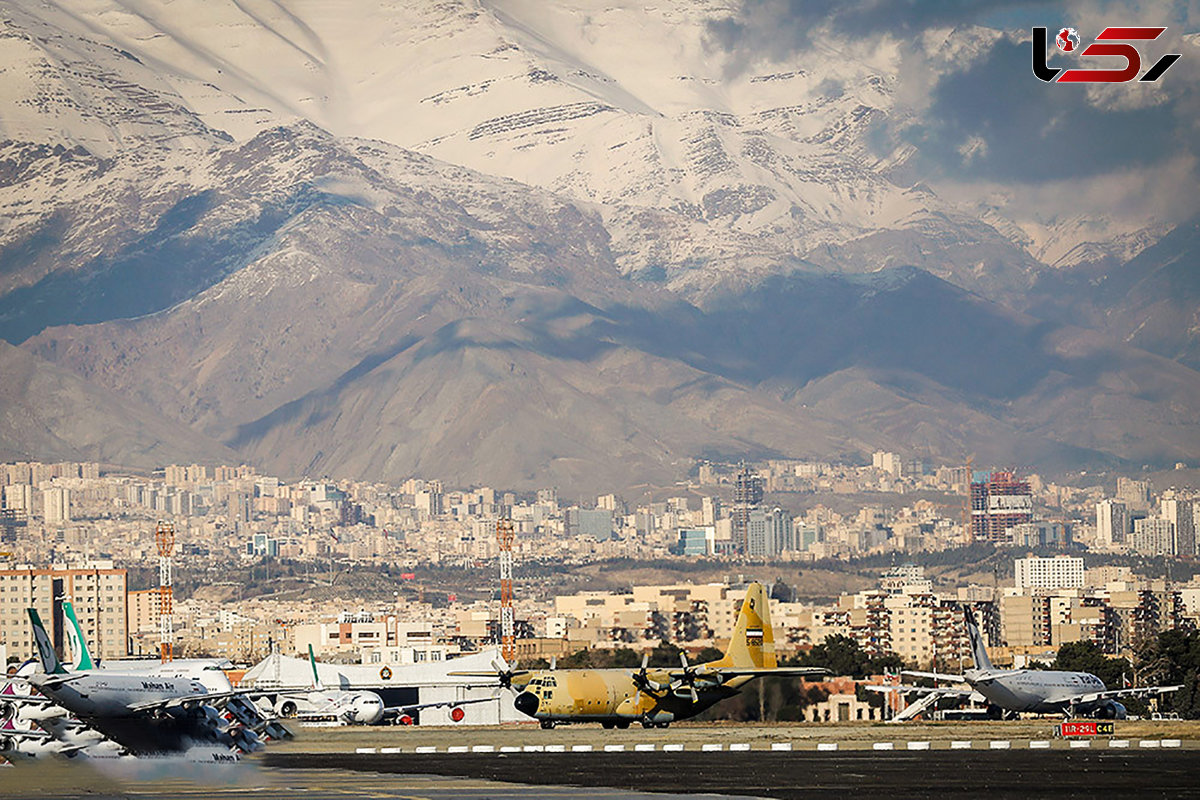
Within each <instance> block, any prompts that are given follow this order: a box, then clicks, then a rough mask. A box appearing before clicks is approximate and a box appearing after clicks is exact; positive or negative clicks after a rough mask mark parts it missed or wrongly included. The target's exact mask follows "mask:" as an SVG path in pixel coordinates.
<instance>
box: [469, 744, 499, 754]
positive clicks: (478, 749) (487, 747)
mask: <svg viewBox="0 0 1200 800" xmlns="http://www.w3.org/2000/svg"><path fill="white" fill-rule="evenodd" d="M471 752H472V753H494V752H496V746H495V745H491V744H477V745H474V746H472V747H471Z"/></svg>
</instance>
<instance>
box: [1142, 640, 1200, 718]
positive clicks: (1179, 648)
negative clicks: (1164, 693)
mask: <svg viewBox="0 0 1200 800" xmlns="http://www.w3.org/2000/svg"><path fill="white" fill-rule="evenodd" d="M1137 655H1138V659H1137V660H1138V678H1139V683H1142V684H1146V685H1177V684H1178V685H1182V686H1183V688H1182V689H1180V690H1179V691H1178V692H1175V693H1174V694H1173V695H1170V696H1168V697H1166V698H1164V699H1163V701H1162V703H1161V706H1162V707H1163V708H1164V709H1170V710H1171V711H1174V712H1175V713H1177V714H1179V716H1181V717H1184V718H1185V719H1200V632H1197V631H1181V630H1169V631H1162V632H1161V633H1159V634H1158V636H1156V637H1154V638H1151V639H1148V640H1147V641H1146V642H1145V643H1144V644H1143V645H1142V647H1141V649H1140V650H1139V651H1138V654H1137Z"/></svg>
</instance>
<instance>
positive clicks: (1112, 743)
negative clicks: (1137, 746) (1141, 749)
mask: <svg viewBox="0 0 1200 800" xmlns="http://www.w3.org/2000/svg"><path fill="white" fill-rule="evenodd" d="M1108 746H1109V747H1129V740H1128V739H1109V740H1108Z"/></svg>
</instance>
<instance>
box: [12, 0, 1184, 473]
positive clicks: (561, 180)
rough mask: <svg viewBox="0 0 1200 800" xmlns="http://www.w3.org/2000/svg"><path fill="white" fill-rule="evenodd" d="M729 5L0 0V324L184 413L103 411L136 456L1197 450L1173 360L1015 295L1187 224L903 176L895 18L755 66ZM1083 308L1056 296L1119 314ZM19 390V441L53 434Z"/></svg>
mask: <svg viewBox="0 0 1200 800" xmlns="http://www.w3.org/2000/svg"><path fill="white" fill-rule="evenodd" d="M729 13H730V12H729V9H728V8H726V7H724V6H723V5H720V4H706V3H690V2H660V3H657V4H655V5H653V6H648V5H646V4H644V3H639V4H633V3H621V2H607V3H606V2H583V0H576V2H573V3H562V4H554V5H553V6H549V5H545V4H535V3H530V2H523V0H500V1H496V0H490V1H489V2H477V1H475V0H448V1H447V2H417V3H394V2H363V3H359V4H356V6H355V13H354V14H347V13H346V10H345V7H344V6H341V5H332V4H327V3H319V2H304V1H303V0H292V1H285V0H175V2H172V3H155V2H143V1H142V0H137V1H136V2H134V0H86V1H85V0H78V1H77V2H68V1H67V0H61V1H60V2H56V3H53V4H49V3H48V4H42V5H36V6H30V5H28V4H20V3H15V2H0V70H3V72H0V76H2V77H0V138H3V140H4V141H3V142H0V337H3V338H5V339H7V340H8V341H10V342H12V343H14V344H20V345H21V348H22V350H24V353H18V355H20V356H21V357H22V358H24V359H25V360H24V361H21V364H22V369H24V370H26V371H27V372H31V373H36V372H38V371H47V375H50V374H51V372H52V377H53V378H54V380H55V381H57V383H56V384H55V385H56V386H63V387H65V388H64V389H63V390H62V391H70V392H73V393H74V394H75V396H77V398H84V397H85V395H88V393H96V394H95V396H96V397H101V395H102V396H103V397H104V398H110V397H112V396H121V397H129V398H131V399H132V400H133V401H134V402H136V403H139V404H141V407H144V408H153V409H155V412H154V413H155V414H156V415H160V416H161V417H162V418H163V419H165V420H170V421H172V422H173V423H174V424H176V425H178V426H180V429H181V431H182V433H183V434H186V435H181V436H179V437H178V438H177V440H169V439H170V437H166V436H164V435H161V434H162V432H163V431H164V429H165V428H169V424H168V425H166V426H165V427H164V425H161V424H158V423H156V424H158V427H156V428H154V430H155V431H157V432H159V433H158V434H156V435H157V436H158V441H159V443H160V445H161V446H159V445H155V446H154V447H151V446H149V445H148V444H147V443H146V442H145V441H142V440H139V439H138V438H137V437H136V436H135V435H133V434H129V435H125V434H122V436H120V437H116V436H114V437H111V438H110V441H109V443H108V444H107V445H105V446H107V447H108V451H107V455H106V458H107V459H108V460H111V461H116V462H125V463H141V462H151V461H158V462H161V460H163V459H164V458H165V456H164V453H167V452H177V453H179V456H178V457H179V458H181V459H183V458H211V457H215V456H214V453H222V452H228V451H224V450H222V449H221V448H222V445H218V444H216V442H221V443H222V444H223V445H224V446H227V447H230V448H232V449H233V450H234V451H236V452H238V453H239V454H240V455H241V456H242V457H245V458H248V459H252V460H254V461H255V462H256V463H259V464H261V465H263V466H264V467H266V468H269V469H272V470H275V471H277V472H281V473H284V474H293V475H295V474H302V473H308V474H316V473H329V474H347V475H358V476H362V477H371V478H386V479H397V478H402V477H404V476H407V475H411V474H414V473H417V472H423V473H425V474H429V475H433V474H436V475H439V476H442V477H444V478H446V479H449V480H455V481H458V482H464V483H466V482H489V483H495V484H501V485H508V486H532V485H536V484H539V483H541V484H544V483H558V484H559V485H561V486H564V487H568V486H569V487H579V488H584V487H586V488H599V487H601V486H605V485H608V486H615V485H621V484H625V483H637V482H640V481H651V480H653V481H670V480H673V479H675V478H677V477H678V476H679V475H680V473H681V471H682V470H684V469H686V467H687V465H688V464H689V463H690V460H691V459H694V458H696V457H700V456H703V455H706V454H707V455H714V454H717V455H726V456H729V457H737V456H742V455H751V456H753V455H761V454H777V455H795V456H814V457H817V456H825V457H828V456H831V455H837V456H855V455H858V454H861V453H864V452H869V451H871V450H873V449H876V448H879V447H886V448H889V449H895V450H900V451H904V452H910V453H913V454H918V455H921V456H924V457H927V458H934V459H936V458H957V457H961V456H962V455H964V454H965V453H967V452H972V451H974V452H976V453H978V454H979V457H980V458H981V459H985V458H992V459H995V460H996V461H998V462H1001V463H1002V462H1005V461H1009V462H1019V463H1046V464H1055V465H1067V464H1072V463H1085V462H1086V463H1109V462H1112V461H1113V460H1119V459H1137V460H1139V462H1140V461H1148V460H1177V459H1180V458H1186V456H1187V454H1188V453H1190V452H1194V450H1195V449H1196V446H1197V445H1198V444H1200V442H1197V441H1196V435H1195V434H1194V433H1192V432H1193V431H1195V430H1197V428H1196V426H1195V423H1196V421H1197V419H1198V418H1200V404H1198V402H1197V401H1196V399H1195V398H1197V397H1200V392H1197V391H1196V390H1197V389H1200V375H1197V373H1195V372H1194V371H1193V370H1192V369H1191V368H1190V367H1188V366H1183V365H1181V364H1180V363H1175V362H1173V361H1169V360H1167V358H1162V357H1158V356H1152V355H1150V354H1148V353H1146V352H1145V351H1143V350H1140V349H1137V347H1134V346H1129V345H1127V344H1123V343H1121V342H1120V341H1118V340H1117V339H1110V338H1106V334H1105V333H1102V332H1097V331H1096V330H1085V329H1083V328H1079V327H1076V328H1070V327H1065V326H1062V325H1060V324H1057V323H1054V324H1050V323H1046V322H1044V321H1043V320H1041V319H1038V318H1036V316H1033V317H1031V316H1023V315H1022V314H1020V313H1018V312H1017V311H1014V310H1013V308H1016V309H1021V308H1029V307H1039V304H1041V306H1040V307H1045V308H1051V307H1052V306H1053V304H1052V303H1049V301H1047V300H1046V299H1045V298H1044V297H1042V298H1039V299H1037V300H1036V301H1034V300H1031V299H1030V297H1033V296H1034V295H1033V294H1031V293H1030V288H1031V287H1034V288H1035V293H1036V291H1040V290H1043V289H1044V288H1045V287H1046V286H1047V285H1049V284H1048V283H1047V280H1048V278H1046V277H1045V276H1052V277H1053V278H1054V279H1055V280H1059V279H1064V280H1065V279H1067V278H1069V279H1071V280H1074V276H1075V274H1076V273H1075V272H1073V271H1072V269H1073V268H1074V267H1075V265H1078V264H1088V263H1093V264H1094V263H1101V262H1104V263H1108V262H1107V261H1105V260H1106V259H1107V260H1119V261H1121V262H1124V261H1125V260H1128V259H1129V258H1132V257H1133V256H1134V255H1136V254H1137V253H1138V252H1140V251H1142V250H1144V249H1146V248H1148V247H1149V248H1150V251H1151V252H1154V248H1153V245H1154V243H1155V241H1156V240H1157V239H1158V238H1160V237H1162V236H1163V234H1165V233H1166V232H1167V229H1168V228H1167V226H1165V225H1160V226H1159V227H1156V228H1153V229H1148V228H1140V229H1138V230H1137V231H1136V232H1130V231H1128V230H1122V231H1119V232H1115V233H1112V235H1108V236H1107V237H1106V234H1105V230H1106V229H1105V226H1104V225H1103V224H1101V223H1098V222H1097V221H1096V220H1095V219H1090V220H1089V219H1081V218H1072V219H1064V220H1063V221H1061V222H1059V223H1055V224H1052V225H1046V226H1043V227H1041V228H1036V229H1034V228H1030V227H1029V226H1028V225H1025V226H1021V225H1017V224H1015V223H1014V222H1013V221H1012V220H1011V219H1008V218H1006V217H1005V214H1004V213H1003V211H1002V210H998V209H996V208H991V207H985V206H983V205H978V204H963V205H955V204H953V203H950V202H948V201H947V200H944V199H942V198H941V197H939V196H938V195H937V194H936V193H935V192H933V191H932V190H931V189H929V188H928V186H926V185H924V184H922V183H920V182H912V181H902V180H901V179H900V178H899V176H900V175H904V174H908V173H911V171H912V165H911V164H909V163H908V157H909V153H908V152H907V151H906V150H905V149H904V148H900V149H898V150H896V151H894V152H887V153H880V152H877V150H876V148H877V146H878V144H877V142H875V141H874V140H873V136H872V127H873V126H874V125H876V124H878V123H879V121H880V120H885V119H888V118H893V119H894V118H896V117H898V116H902V115H905V114H912V113H914V112H913V111H912V110H911V109H909V108H907V107H906V106H905V105H904V103H903V102H902V100H901V99H900V97H899V93H898V90H897V83H896V81H897V79H896V70H897V68H898V67H897V63H896V60H895V58H894V57H893V56H892V55H891V54H889V53H888V52H887V51H886V50H885V51H883V52H882V53H881V54H878V55H876V56H873V57H872V59H865V58H863V57H861V56H856V55H854V54H853V53H850V52H841V51H839V52H834V51H833V50H832V49H831V48H833V45H832V44H824V45H821V44H819V45H818V50H820V48H821V47H824V48H826V49H825V51H821V57H813V56H812V55H811V53H810V54H809V55H807V56H805V57H804V58H803V59H801V58H799V57H796V58H792V59H791V61H790V62H788V63H779V64H773V65H772V66H771V67H770V68H760V67H758V66H755V65H754V64H747V63H740V62H738V63H735V60H734V59H733V57H732V56H730V55H727V54H726V55H723V54H722V53H721V52H720V51H719V50H718V49H714V47H713V46H712V43H711V42H710V41H709V39H708V30H709V24H710V23H711V22H712V21H713V20H719V19H721V18H723V15H728V14H729ZM992 35H993V34H989V33H987V32H986V31H983V32H981V31H974V32H972V35H964V36H960V37H957V38H956V39H955V46H956V47H968V48H969V47H973V46H978V43H979V42H986V41H987V40H988V37H989V36H992ZM785 60H786V59H785ZM1176 238H1178V237H1176ZM1188 241H1190V240H1188ZM1160 249H1161V248H1160ZM1174 252H1175V251H1174V250H1172V253H1174ZM1177 262H1178V258H1174V257H1173V260H1172V261H1171V263H1172V264H1174V263H1177ZM1131 263H1134V264H1135V266H1136V264H1137V263H1145V264H1152V263H1157V262H1154V261H1153V259H1150V258H1143V259H1142V262H1137V260H1136V259H1135V260H1134V262H1131ZM1138 269H1141V270H1142V271H1146V270H1149V269H1151V267H1149V266H1148V267H1145V268H1144V269H1143V268H1138ZM1080 274H1082V273H1080ZM1131 274H1132V273H1131ZM1139 274H1140V273H1139ZM1156 274H1157V273H1156ZM1064 275H1066V276H1067V278H1063V276H1064ZM1161 283H1162V281H1161V280H1158V281H1155V280H1146V281H1143V282H1142V283H1141V284H1139V286H1143V287H1145V289H1144V290H1143V291H1142V292H1141V293H1140V294H1139V295H1137V300H1138V303H1140V305H1139V306H1138V308H1146V309H1152V308H1155V307H1158V306H1156V305H1155V303H1157V302H1158V300H1157V298H1158V294H1156V292H1160V290H1161ZM1087 286H1088V284H1071V285H1070V289H1069V291H1070V292H1071V293H1073V296H1082V295H1085V294H1087V292H1089V291H1092V290H1091V289H1088V288H1087ZM1102 290H1105V287H1104V286H1100V287H1098V288H1097V289H1096V290H1095V294H1096V298H1097V299H1096V300H1095V303H1096V309H1102V308H1104V307H1107V306H1104V303H1108V304H1109V305H1111V304H1112V303H1113V302H1116V301H1115V300H1113V296H1112V293H1111V292H1110V293H1109V294H1104V291H1102ZM1056 296H1057V297H1061V296H1063V293H1062V292H1059V294H1058V295H1056ZM1088 296H1090V295H1088ZM1105 298H1107V299H1105ZM1096 309H1093V310H1092V311H1090V312H1089V313H1088V314H1080V315H1078V316H1077V317H1072V318H1073V319H1076V320H1077V321H1079V322H1081V323H1083V324H1085V325H1090V326H1092V327H1095V328H1098V329H1105V328H1106V326H1108V328H1109V330H1108V333H1109V334H1112V333H1116V334H1118V337H1125V336H1126V335H1127V331H1125V330H1124V328H1123V327H1122V326H1123V325H1126V324H1127V323H1126V322H1125V320H1128V319H1132V318H1133V312H1130V314H1125V315H1120V314H1116V315H1109V316H1108V317H1106V316H1105V314H1104V312H1103V311H1102V310H1096ZM1176 316H1178V317H1179V318H1180V319H1183V318H1184V316H1185V315H1183V314H1182V312H1180V314H1178V315H1176ZM1106 319H1111V322H1105V321H1104V320H1106ZM1173 319H1174V317H1173ZM1169 334H1170V332H1169V331H1158V330H1156V333H1155V337H1156V338H1155V339H1154V340H1153V341H1154V342H1159V341H1163V342H1170V343H1172V344H1170V346H1168V345H1165V344H1164V345H1163V346H1161V347H1158V349H1157V350H1156V352H1158V353H1160V354H1161V355H1165V356H1168V357H1173V356H1174V352H1173V351H1172V352H1168V350H1170V347H1174V346H1175V345H1174V344H1173V343H1174V342H1175V341H1176V340H1175V339H1171V338H1170V335H1169ZM1129 341H1130V342H1131V343H1132V344H1134V345H1139V344H1141V342H1140V341H1138V340H1136V339H1135V338H1132V337H1131V338H1130V340H1129ZM6 357H8V358H10V359H12V358H15V356H14V355H13V354H12V353H9V354H8V355H7V356H6ZM14 363H15V362H14ZM67 371H69V373H68V372H67ZM67 374H71V375H73V376H76V377H78V378H79V383H78V384H76V383H72V382H70V381H65V380H64V379H63V377H62V376H63V375H67ZM114 393H115V394H114ZM1156 398H1157V399H1156ZM78 402H79V403H81V404H84V405H87V404H89V403H90V402H91V401H88V400H86V399H79V401H78ZM95 404H96V405H97V407H102V408H105V409H108V410H109V411H110V412H112V413H115V406H114V404H112V403H111V402H110V401H109V400H102V401H101V400H96V401H95ZM1080 409H1089V410H1088V411H1087V412H1086V413H1083V412H1081V411H1080ZM106 413H108V412H106ZM1118 421H1119V424H1118ZM126 424H128V419H126V418H125V417H122V418H121V420H120V425H121V426H124V425H126ZM6 426H7V427H3V426H0V456H4V455H5V454H10V455H19V456H22V457H24V456H27V455H36V451H37V443H36V441H35V440H36V437H34V438H33V439H31V438H30V437H29V436H28V435H27V434H28V431H27V430H24V429H22V426H21V421H20V420H19V419H9V420H7V421H6ZM114 430H122V431H123V430H124V428H123V427H114ZM16 431H20V432H21V435H20V436H18V435H17V434H16ZM55 446H56V447H57V445H55ZM89 446H90V445H89ZM99 446H100V445H96V447H99ZM55 452H66V450H65V449H64V447H58V449H57V450H56V451H55ZM89 452H90V451H89Z"/></svg>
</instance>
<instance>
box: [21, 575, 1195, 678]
mask: <svg viewBox="0 0 1200 800" xmlns="http://www.w3.org/2000/svg"><path fill="white" fill-rule="evenodd" d="M745 585H746V584H745V581H744V580H743V579H742V578H741V577H740V576H731V577H730V578H728V579H727V580H726V581H725V582H722V583H717V584H687V583H685V584H667V585H647V586H634V587H632V589H631V590H630V591H627V592H597V591H588V592H579V593H574V594H562V595H557V596H551V597H547V598H523V599H521V600H520V602H518V604H517V606H516V614H515V616H516V619H517V629H516V630H517V636H518V639H517V642H516V644H517V655H518V658H520V659H522V660H526V661H528V660H529V659H533V658H545V659H549V658H552V657H562V656H565V655H569V654H571V653H573V652H577V651H579V650H583V649H591V648H616V647H627V648H632V649H639V650H648V649H651V648H653V647H655V646H657V645H659V644H660V643H663V642H670V643H673V644H676V645H678V646H681V647H684V648H686V649H689V650H691V651H693V652H698V651H699V650H702V649H704V648H707V647H715V648H718V649H723V648H724V647H725V645H726V644H727V643H728V641H729V639H730V638H731V636H732V634H733V626H734V622H735V620H736V616H737V612H738V609H739V607H740V604H741V601H742V598H743V596H744V593H745ZM155 594H156V592H155V590H142V591H129V590H128V589H127V578H126V574H125V571H124V570H122V569H117V568H114V567H113V565H112V564H111V563H108V562H105V563H96V564H91V565H87V566H86V567H82V568H68V567H65V566H63V565H58V566H55V567H50V568H39V569H33V568H15V569H8V570H0V609H2V611H0V625H2V629H3V632H4V638H5V642H4V643H3V644H0V647H6V648H7V652H6V653H4V654H5V655H7V656H9V657H11V658H13V659H23V658H25V657H28V656H30V655H31V654H32V652H33V643H32V638H31V633H30V631H29V629H28V625H27V623H26V621H25V619H24V609H25V608H27V607H33V608H36V609H38V611H39V613H40V614H41V616H42V618H43V619H45V620H50V621H51V625H50V627H51V630H52V631H53V635H54V637H55V640H56V644H59V645H60V644H61V641H62V612H61V601H62V599H63V598H64V597H72V598H74V602H75V606H76V609H77V610H78V613H79V617H80V622H81V624H82V626H83V628H84V632H85V635H86V636H87V637H88V639H89V640H90V641H91V642H94V643H95V650H96V651H97V652H98V654H99V655H100V656H101V657H102V658H107V659H121V658H127V657H130V656H141V657H152V656H153V655H155V654H156V653H157V640H156V635H157V631H158V618H157V613H156V607H155V603H154V601H153V597H154V595H155ZM348 606H349V602H348V601H346V600H344V599H335V600H325V601H321V600H311V599H310V600H289V601H283V600H271V599H263V598H258V599H251V600H246V601H244V602H242V603H239V604H237V605H236V607H231V606H230V605H229V604H220V603H215V602H204V601H200V600H197V599H195V598H190V599H188V600H185V601H183V602H181V603H177V604H176V606H175V614H174V617H175V637H176V638H175V648H176V653H177V654H178V655H181V656H200V655H206V656H221V657H225V658H229V659H231V660H234V661H241V662H253V661H257V660H260V659H261V658H264V657H265V656H267V655H268V654H270V653H272V652H279V653H283V654H291V655H297V654H304V653H306V652H307V650H308V647H309V646H312V648H313V649H314V651H315V652H316V653H317V654H318V655H319V656H320V657H321V658H322V660H325V661H332V662H340V663H346V664H366V665H378V666H379V667H380V668H382V667H384V666H387V667H389V668H391V667H396V666H403V665H408V664H421V663H436V662H443V661H447V660H449V659H452V658H455V657H457V656H459V655H461V654H464V653H471V652H477V651H479V650H481V649H483V648H486V647H489V646H491V645H493V644H494V643H495V642H496V641H497V639H498V635H497V632H498V627H499V623H498V619H499V609H498V607H497V604H496V603H494V602H484V601H477V602H470V603H458V602H452V603H450V604H448V605H441V604H439V605H436V606H435V605H433V604H431V603H425V602H420V601H413V600H406V599H403V598H399V597H397V598H395V599H394V600H393V601H391V602H378V603H367V604H359V605H357V607H348ZM964 606H968V607H970V608H972V609H973V610H974V613H975V615H976V618H977V619H978V620H979V622H980V626H981V629H982V630H983V632H984V635H985V637H986V639H987V641H988V644H989V647H990V648H991V650H992V654H993V660H994V661H995V662H996V663H998V664H1013V665H1015V666H1018V667H1019V666H1024V665H1025V663H1027V662H1028V661H1029V660H1030V659H1043V660H1044V659H1046V658H1053V654H1054V652H1055V651H1057V649H1058V648H1059V647H1060V646H1061V645H1062V644H1064V643H1067V642H1074V641H1090V642H1093V643H1095V644H1096V645H1097V646H1098V647H1100V648H1101V649H1102V650H1103V651H1104V652H1106V653H1110V654H1118V653H1126V654H1128V653H1129V652H1131V651H1132V650H1134V649H1136V647H1137V646H1138V645H1139V644H1140V643H1141V642H1143V641H1145V640H1146V639H1148V638H1149V637H1152V636H1154V635H1155V634H1157V633H1158V632H1159V631H1162V630H1166V629H1170V628H1194V627H1196V624H1197V621H1200V582H1190V583H1184V584H1167V583H1166V582H1165V581H1162V580H1147V579H1143V578H1138V577H1137V576H1135V575H1134V574H1133V573H1132V571H1131V570H1130V568H1128V567H1100V568H1095V569H1084V566H1083V559H1082V558H1080V557H1076V556H1055V557H1049V558H1045V557H1038V556H1027V557H1024V558H1018V559H1016V561H1015V580H1014V581H1013V584H1012V585H1011V586H1002V587H996V586H979V585H968V586H957V587H938V588H935V586H934V582H933V581H932V580H931V579H930V578H928V577H927V576H926V575H925V572H924V570H923V568H921V567H919V566H901V567H896V568H893V569H891V570H889V571H887V572H886V573H884V574H883V575H882V577H881V578H880V580H879V583H878V585H877V586H875V587H872V588H870V589H865V590H862V591H859V592H856V593H853V594H843V595H841V596H839V597H838V598H837V600H836V601H835V602H832V603H827V604H823V603H810V602H785V601H783V600H780V599H772V600H771V618H772V623H773V627H774V630H775V637H776V649H777V651H778V652H779V653H780V654H781V655H788V654H797V653H801V652H804V651H807V650H808V649H809V648H811V647H812V646H814V645H817V644H821V643H822V642H824V641H826V640H827V639H828V638H829V637H831V636H844V637H848V638H850V639H853V640H854V641H855V642H856V643H857V644H858V646H859V647H860V649H862V650H863V651H864V652H866V653H867V654H869V655H873V656H885V655H893V654H894V655H898V656H900V658H902V659H903V660H904V662H905V663H908V664H910V665H914V666H919V667H932V668H935V669H960V668H964V667H966V666H970V660H969V659H970V655H969V654H970V649H969V643H968V641H967V638H966V632H965V629H964V626H963V624H962V613H963V612H962V608H963V607H964Z"/></svg>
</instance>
